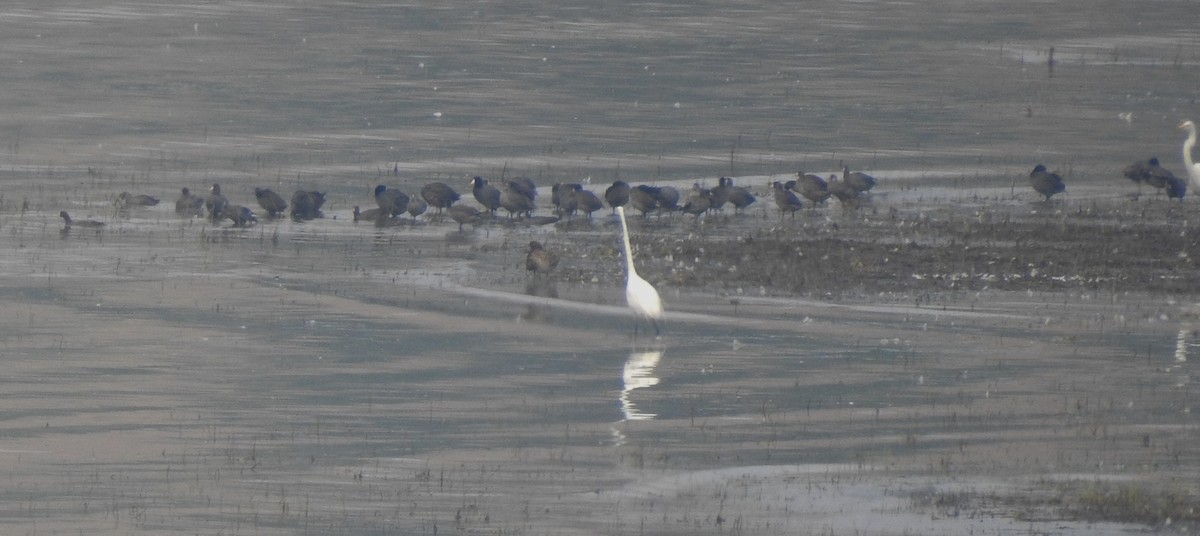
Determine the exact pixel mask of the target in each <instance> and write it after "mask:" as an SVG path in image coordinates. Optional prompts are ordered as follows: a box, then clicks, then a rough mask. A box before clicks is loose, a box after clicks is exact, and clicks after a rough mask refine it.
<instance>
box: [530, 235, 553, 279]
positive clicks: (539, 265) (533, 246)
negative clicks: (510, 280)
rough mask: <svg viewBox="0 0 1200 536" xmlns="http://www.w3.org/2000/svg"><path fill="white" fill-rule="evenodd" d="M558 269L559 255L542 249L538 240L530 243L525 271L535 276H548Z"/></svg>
mask: <svg viewBox="0 0 1200 536" xmlns="http://www.w3.org/2000/svg"><path fill="white" fill-rule="evenodd" d="M557 267H558V254H557V253H554V252H553V251H549V250H547V249H546V248H544V247H542V243H541V242H538V241H536V240H534V241H532V242H530V243H529V252H528V253H526V254H525V269H526V270H529V271H530V272H533V273H534V274H546V273H550V271H552V270H554V269H555V268H557Z"/></svg>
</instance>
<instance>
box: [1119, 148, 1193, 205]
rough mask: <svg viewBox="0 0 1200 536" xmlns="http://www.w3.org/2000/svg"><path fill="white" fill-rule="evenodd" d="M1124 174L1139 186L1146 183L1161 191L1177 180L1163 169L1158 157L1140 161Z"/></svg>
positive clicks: (1128, 168)
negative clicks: (1173, 180)
mask: <svg viewBox="0 0 1200 536" xmlns="http://www.w3.org/2000/svg"><path fill="white" fill-rule="evenodd" d="M1124 174H1125V178H1127V179H1129V180H1131V181H1133V182H1135V183H1137V184H1138V185H1139V186H1140V185H1141V184H1142V183H1146V184H1149V185H1150V186H1153V187H1155V188H1157V189H1159V190H1162V189H1164V188H1167V187H1168V183H1170V182H1172V179H1175V174H1174V173H1171V172H1170V171H1168V170H1167V169H1166V168H1164V167H1162V165H1160V164H1159V163H1158V158H1157V157H1155V158H1151V159H1149V160H1139V161H1137V162H1134V163H1132V164H1130V165H1129V167H1126V168H1125V171H1124ZM1185 188H1186V187H1185ZM1168 194H1170V192H1168ZM1172 197H1174V196H1172Z"/></svg>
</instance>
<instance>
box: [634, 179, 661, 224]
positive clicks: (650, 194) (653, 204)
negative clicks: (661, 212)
mask: <svg viewBox="0 0 1200 536" xmlns="http://www.w3.org/2000/svg"><path fill="white" fill-rule="evenodd" d="M659 190H660V189H659V188H658V187H656V186H650V185H648V184H639V185H637V186H634V187H633V188H630V189H629V208H632V209H635V210H637V211H640V212H641V213H642V217H643V218H645V217H646V215H647V214H649V213H650V212H652V211H655V210H658V195H659Z"/></svg>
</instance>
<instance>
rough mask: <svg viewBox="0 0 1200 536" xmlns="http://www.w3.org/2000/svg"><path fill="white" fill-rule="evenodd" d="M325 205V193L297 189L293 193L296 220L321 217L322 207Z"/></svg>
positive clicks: (294, 217)
mask: <svg viewBox="0 0 1200 536" xmlns="http://www.w3.org/2000/svg"><path fill="white" fill-rule="evenodd" d="M324 205H325V193H324V192H318V191H316V190H296V193H294V194H292V218H293V219H296V220H313V219H316V218H320V217H321V216H322V214H321V207H322V206H324Z"/></svg>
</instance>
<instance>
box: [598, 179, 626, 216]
mask: <svg viewBox="0 0 1200 536" xmlns="http://www.w3.org/2000/svg"><path fill="white" fill-rule="evenodd" d="M604 202H605V203H608V206H610V207H612V209H613V214H616V213H617V207H623V206H625V205H627V204H629V183H627V182H625V181H620V180H618V181H613V183H612V186H609V187H608V188H607V189H606V190H604Z"/></svg>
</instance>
